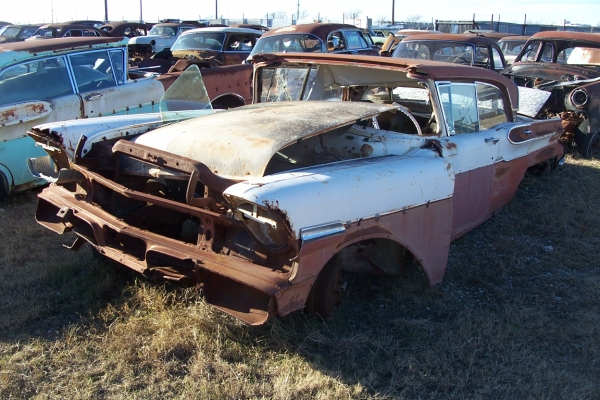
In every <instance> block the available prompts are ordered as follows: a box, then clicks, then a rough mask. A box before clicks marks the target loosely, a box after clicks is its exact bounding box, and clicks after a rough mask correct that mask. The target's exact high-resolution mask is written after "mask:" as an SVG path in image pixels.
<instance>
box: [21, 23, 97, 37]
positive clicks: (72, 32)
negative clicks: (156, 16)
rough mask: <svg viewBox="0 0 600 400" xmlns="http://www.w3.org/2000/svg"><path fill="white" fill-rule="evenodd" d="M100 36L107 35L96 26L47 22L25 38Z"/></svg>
mask: <svg viewBox="0 0 600 400" xmlns="http://www.w3.org/2000/svg"><path fill="white" fill-rule="evenodd" d="M82 36H85V37H102V36H107V35H105V34H104V33H102V31H100V30H99V29H98V28H95V27H93V26H91V25H85V24H81V25H78V24H68V23H67V24H48V25H42V26H40V27H39V28H38V30H37V31H35V32H34V34H33V35H32V36H31V37H29V38H28V39H26V40H33V39H50V38H63V37H82Z"/></svg>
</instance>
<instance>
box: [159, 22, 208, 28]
mask: <svg viewBox="0 0 600 400" xmlns="http://www.w3.org/2000/svg"><path fill="white" fill-rule="evenodd" d="M155 26H172V27H180V26H181V27H190V28H197V27H198V26H197V25H192V24H181V23H176V22H161V23H159V24H154V25H152V27H153V28H154V27H155Z"/></svg>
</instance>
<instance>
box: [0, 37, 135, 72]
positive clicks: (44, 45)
mask: <svg viewBox="0 0 600 400" xmlns="http://www.w3.org/2000/svg"><path fill="white" fill-rule="evenodd" d="M127 42H128V41H127V39H123V38H122V37H72V38H54V39H45V40H32V41H24V42H15V43H1V44H0V67H3V66H5V65H9V64H13V63H15V62H18V61H22V60H27V59H32V58H41V57H45V56H51V55H60V54H61V53H70V52H76V51H81V50H88V49H90V48H92V49H94V48H98V49H100V48H106V47H121V46H126V45H127Z"/></svg>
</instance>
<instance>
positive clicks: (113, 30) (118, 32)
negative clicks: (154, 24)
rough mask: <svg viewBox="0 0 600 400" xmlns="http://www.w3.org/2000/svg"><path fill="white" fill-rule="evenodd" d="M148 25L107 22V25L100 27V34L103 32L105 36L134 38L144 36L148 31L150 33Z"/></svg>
mask: <svg viewBox="0 0 600 400" xmlns="http://www.w3.org/2000/svg"><path fill="white" fill-rule="evenodd" d="M150 28H151V27H149V26H148V24H142V23H139V22H109V23H108V24H104V25H102V26H100V27H99V28H98V29H100V30H101V31H102V32H104V33H105V34H106V35H107V36H113V37H117V36H125V37H128V38H133V37H136V36H146V35H147V34H148V31H150Z"/></svg>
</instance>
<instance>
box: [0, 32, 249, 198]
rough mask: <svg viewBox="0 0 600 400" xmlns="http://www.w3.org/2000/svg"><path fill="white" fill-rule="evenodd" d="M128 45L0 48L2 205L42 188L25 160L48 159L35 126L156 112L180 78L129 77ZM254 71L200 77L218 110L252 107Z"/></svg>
mask: <svg viewBox="0 0 600 400" xmlns="http://www.w3.org/2000/svg"><path fill="white" fill-rule="evenodd" d="M127 71H128V70H127V39H124V38H112V37H105V38H63V39H47V40H37V41H31V42H29V41H25V42H19V43H8V44H0V200H1V199H3V198H5V197H6V196H7V195H9V194H12V193H15V192H19V191H23V190H27V189H29V188H32V187H34V186H39V185H44V184H46V183H47V182H46V181H45V180H44V179H41V178H39V177H35V176H33V175H32V174H31V173H30V172H29V170H28V168H27V160H28V159H29V158H35V157H38V156H40V155H44V154H45V152H44V150H42V147H43V146H42V145H39V146H35V142H34V141H33V140H31V138H29V137H27V130H28V129H30V128H31V127H32V126H34V125H37V124H41V123H47V122H54V121H61V120H64V119H74V118H90V117H97V116H102V115H121V114H136V113H143V112H152V111H158V102H159V101H160V99H161V97H162V95H163V94H164V92H165V88H168V87H169V86H170V85H171V84H172V83H173V81H174V80H175V79H176V77H177V76H179V75H180V74H181V72H173V73H171V74H165V75H161V76H156V75H153V74H150V76H148V77H144V76H143V75H140V76H137V77H136V79H133V77H130V76H128V74H127ZM251 77H252V68H251V66H248V65H237V66H232V67H222V69H217V68H212V69H210V71H207V72H203V78H204V80H205V82H206V87H207V89H208V94H209V96H210V99H211V100H212V101H213V103H214V104H215V106H216V107H219V108H230V107H236V106H239V105H243V104H245V103H246V102H247V101H248V102H249V101H251V99H252V92H251V90H250V84H251Z"/></svg>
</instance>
